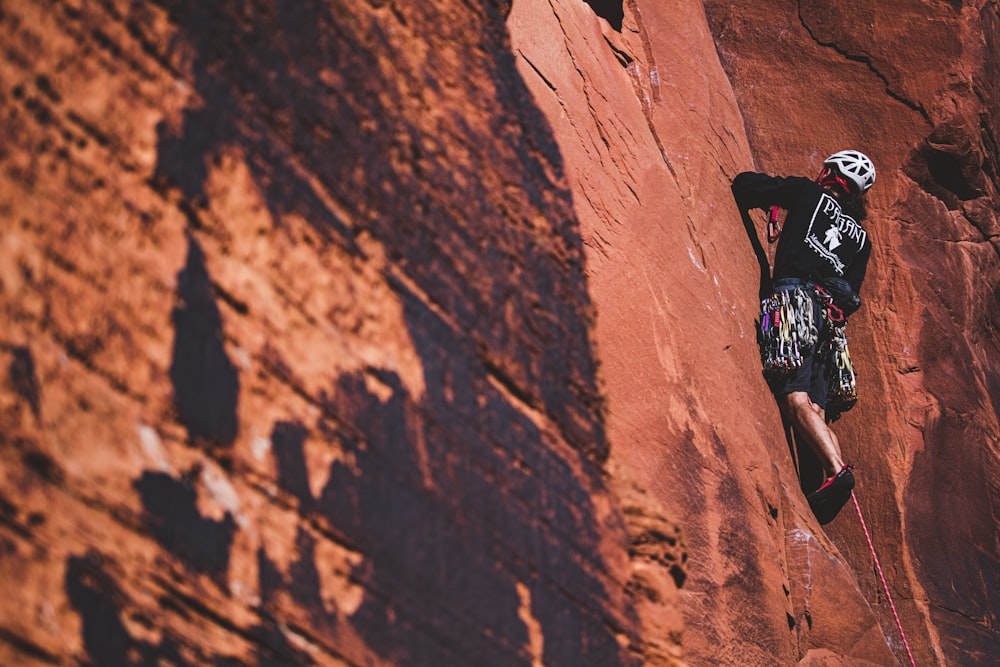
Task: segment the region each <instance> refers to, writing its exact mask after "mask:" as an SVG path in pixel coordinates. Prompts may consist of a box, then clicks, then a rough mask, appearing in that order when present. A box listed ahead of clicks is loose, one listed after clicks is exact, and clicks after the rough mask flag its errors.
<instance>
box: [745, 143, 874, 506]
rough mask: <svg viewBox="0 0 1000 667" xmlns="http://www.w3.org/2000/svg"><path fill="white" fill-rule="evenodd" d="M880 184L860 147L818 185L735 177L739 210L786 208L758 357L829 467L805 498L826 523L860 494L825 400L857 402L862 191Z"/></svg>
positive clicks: (790, 416)
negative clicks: (850, 329)
mask: <svg viewBox="0 0 1000 667" xmlns="http://www.w3.org/2000/svg"><path fill="white" fill-rule="evenodd" d="M874 182H875V167H874V165H873V164H872V161H871V160H870V159H869V158H868V156H866V155H864V154H863V153H860V152H858V151H855V150H845V151H840V152H838V153H834V154H833V155H831V156H830V157H828V158H827V159H826V160H825V161H824V162H823V170H822V171H821V172H820V175H819V176H818V177H817V178H816V180H815V181H812V180H809V179H808V178H803V177H788V178H781V177H774V176H769V175H767V174H760V173H755V172H744V173H742V174H739V175H738V176H737V177H736V178H735V179H733V186H732V187H733V194H734V196H735V198H736V201H737V204H738V205H739V206H740V208H741V209H742V210H744V211H746V210H749V209H752V208H761V209H765V210H767V209H768V208H771V207H780V208H782V209H785V210H786V211H787V216H786V218H785V222H784V225H783V229H781V230H780V237H779V238H778V246H777V249H776V251H775V257H774V269H773V280H772V285H771V289H772V290H773V293H772V295H771V296H770V297H768V298H767V299H765V300H764V301H763V302H762V304H761V328H760V331H759V333H760V336H759V341H760V343H761V359H762V361H763V363H764V367H765V375H766V376H767V378H768V383H769V385H770V386H771V390H772V391H773V392H774V395H775V397H776V399H777V401H778V405H779V407H780V409H781V412H782V415H783V417H784V418H785V420H786V422H787V423H790V424H791V425H792V426H793V428H794V429H795V431H796V433H798V436H799V437H801V438H802V439H803V440H804V441H805V442H806V443H807V444H808V445H809V447H810V448H811V449H812V450H813V452H815V454H816V456H817V457H818V458H819V460H820V462H821V464H822V465H823V468H824V474H825V481H824V482H823V484H822V485H821V486H820V487H819V489H817V490H816V491H814V492H813V493H810V494H809V495H808V496H807V497H808V500H809V504H810V506H811V507H812V509H813V512H814V513H815V514H816V516H817V518H818V519H819V521H820V523H822V524H825V523H828V522H830V521H832V520H833V518H834V517H835V516H836V515H837V513H838V512H839V511H840V509H841V508H842V507H843V506H844V504H845V503H846V502H847V501H848V500H849V499H850V497H851V491H852V490H853V488H854V474H853V473H852V466H849V465H845V464H844V460H843V456H842V454H841V450H840V443H839V442H838V440H837V436H836V434H835V433H834V432H833V430H832V429H831V428H830V427H829V423H828V419H827V416H828V415H827V401H828V396H830V395H831V394H832V395H833V397H834V398H845V396H844V394H845V393H846V394H847V396H846V400H845V401H844V403H843V404H842V405H840V406H838V407H837V410H843V409H849V407H850V406H851V405H853V400H854V398H855V395H854V389H853V381H854V375H853V369H851V368H850V357H849V356H848V355H847V351H846V349H847V348H846V335H845V334H844V324H845V323H846V316H847V315H850V314H851V313H853V312H854V311H856V310H857V309H858V308H859V307H860V305H861V299H860V297H859V292H860V290H861V283H862V281H863V280H864V278H865V272H866V270H867V266H868V259H869V257H870V255H871V242H870V241H869V239H868V233H867V232H866V231H865V228H864V227H863V226H862V225H861V222H862V221H863V220H864V219H865V217H866V210H865V199H864V197H865V193H866V192H867V191H868V188H870V187H871V186H872V184H873V183H874ZM774 213H776V211H775V212H774ZM774 213H773V214H772V220H774V217H775V216H774ZM845 373H847V374H848V376H847V378H846V381H845V375H844V374H845ZM845 383H846V385H849V386H846V392H841V391H840V390H841V389H845Z"/></svg>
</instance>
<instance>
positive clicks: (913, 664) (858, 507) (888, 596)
mask: <svg viewBox="0 0 1000 667" xmlns="http://www.w3.org/2000/svg"><path fill="white" fill-rule="evenodd" d="M851 500H853V501H854V509H856V510H857V511H858V520H859V521H861V528H862V530H864V531H865V539H866V540H868V548H869V549H871V552H872V560H874V561H875V570H876V571H877V572H878V576H879V579H881V580H882V589H883V590H884V591H885V597H886V599H887V600H889V607H890V608H891V609H892V615H893V617H894V618H895V619H896V627H897V628H899V636H900V637H902V638H903V646H904V647H905V648H906V656H907V657H908V658H909V659H910V666H911V667H917V663H916V662H915V661H914V660H913V652H912V651H910V642H908V641H906V633H905V632H903V624H902V623H901V622H900V620H899V614H898V613H897V612H896V605H895V604H893V602H892V594H891V593H890V592H889V584H887V583H886V581H885V575H884V574H882V566H881V565H879V562H878V556H877V555H876V554H875V545H874V544H873V543H872V536H871V535H870V534H869V533H868V525H867V524H866V523H865V518H864V517H863V516H861V505H859V504H858V497H857V496H855V495H854V493H853V492H852V493H851Z"/></svg>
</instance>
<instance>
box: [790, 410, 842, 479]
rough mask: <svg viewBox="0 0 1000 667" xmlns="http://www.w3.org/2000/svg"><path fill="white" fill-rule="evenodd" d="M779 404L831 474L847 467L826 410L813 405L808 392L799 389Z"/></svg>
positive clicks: (830, 475)
mask: <svg viewBox="0 0 1000 667" xmlns="http://www.w3.org/2000/svg"><path fill="white" fill-rule="evenodd" d="M779 404H780V406H781V411H782V413H784V415H785V418H786V419H787V420H788V421H789V422H791V424H792V426H793V427H795V430H796V432H798V433H799V434H800V435H801V436H802V437H803V438H804V439H805V441H806V444H808V445H809V447H810V448H811V449H812V450H813V452H815V454H816V456H817V457H819V460H820V462H821V463H822V464H823V468H824V470H825V471H826V475H827V477H833V476H834V475H836V474H837V473H838V472H840V470H841V468H843V467H844V459H843V457H842V456H841V454H840V442H839V441H838V440H837V436H836V434H835V433H834V432H833V431H832V430H830V427H829V426H827V425H826V417H825V415H824V411H823V409H822V408H820V407H819V406H818V405H815V404H813V402H812V401H810V400H809V395H808V394H807V393H806V392H804V391H795V392H792V393H791V394H788V395H787V396H784V397H782V399H781V400H780V401H779Z"/></svg>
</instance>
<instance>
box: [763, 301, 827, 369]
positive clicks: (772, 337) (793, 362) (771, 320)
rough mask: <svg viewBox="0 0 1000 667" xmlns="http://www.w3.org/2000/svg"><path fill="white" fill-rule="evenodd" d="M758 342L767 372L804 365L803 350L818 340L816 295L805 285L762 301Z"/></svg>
mask: <svg viewBox="0 0 1000 667" xmlns="http://www.w3.org/2000/svg"><path fill="white" fill-rule="evenodd" d="M760 311H761V312H760V327H759V328H758V330H757V344H758V346H759V348H760V360H761V363H762V364H763V365H764V372H765V373H767V374H781V373H786V372H788V371H791V370H796V369H798V368H802V351H803V350H805V349H807V348H808V347H810V346H811V345H813V344H814V343H815V342H816V339H817V337H818V335H819V327H818V326H817V325H818V323H817V322H815V321H814V320H813V307H812V298H811V297H810V296H809V292H808V291H807V290H805V289H804V288H798V289H790V290H782V291H779V292H775V293H774V294H772V295H771V296H769V297H767V298H766V299H764V300H763V301H761V304H760Z"/></svg>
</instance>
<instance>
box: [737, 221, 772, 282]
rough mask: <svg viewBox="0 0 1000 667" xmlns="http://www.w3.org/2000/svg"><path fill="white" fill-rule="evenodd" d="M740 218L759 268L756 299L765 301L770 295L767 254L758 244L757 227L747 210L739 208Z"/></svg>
mask: <svg viewBox="0 0 1000 667" xmlns="http://www.w3.org/2000/svg"><path fill="white" fill-rule="evenodd" d="M740 218H742V219H743V228H744V229H745V230H746V232H747V238H748V239H749V240H750V247H751V248H753V254H754V256H755V257H756V258H757V264H758V265H759V266H760V283H759V285H758V289H757V295H758V298H760V299H765V298H767V297H768V296H769V295H770V294H771V265H770V263H769V262H768V261H767V252H766V251H765V250H764V245H763V244H762V243H761V242H760V237H758V236H757V226H756V225H754V222H753V218H751V217H750V211H749V209H745V208H741V209H740Z"/></svg>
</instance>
